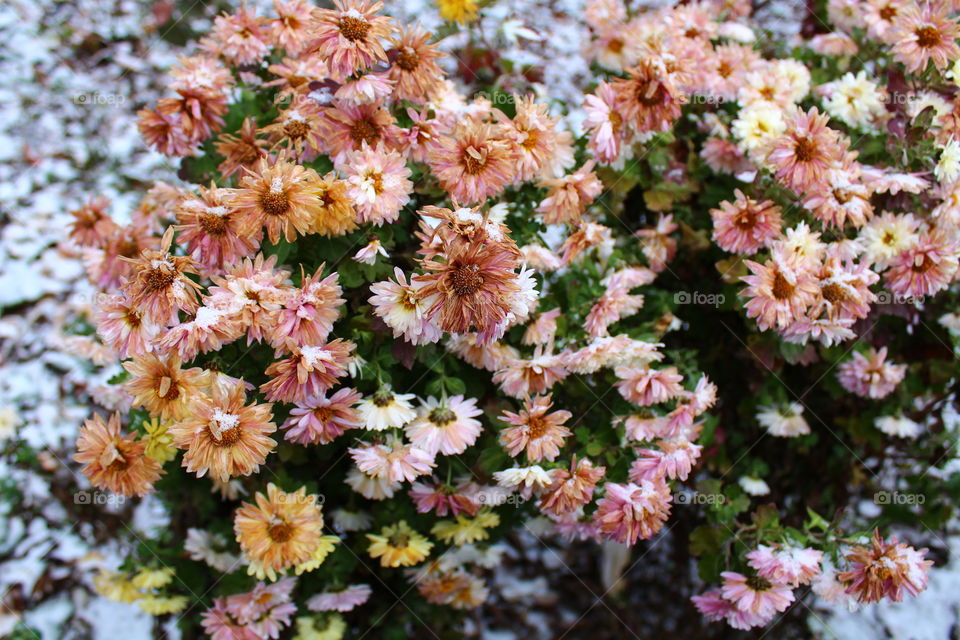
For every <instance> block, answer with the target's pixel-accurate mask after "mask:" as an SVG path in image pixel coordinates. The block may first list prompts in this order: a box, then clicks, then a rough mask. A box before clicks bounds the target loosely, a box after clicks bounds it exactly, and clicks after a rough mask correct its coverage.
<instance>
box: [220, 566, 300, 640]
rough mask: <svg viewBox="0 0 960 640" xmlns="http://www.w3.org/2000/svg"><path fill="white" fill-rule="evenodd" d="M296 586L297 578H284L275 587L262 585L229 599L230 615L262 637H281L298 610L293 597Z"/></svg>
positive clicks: (260, 583)
mask: <svg viewBox="0 0 960 640" xmlns="http://www.w3.org/2000/svg"><path fill="white" fill-rule="evenodd" d="M295 585H296V580H295V579H293V578H281V579H280V580H278V581H277V582H275V583H273V584H265V583H263V582H258V583H257V584H256V585H254V587H253V589H252V590H250V591H249V592H247V593H238V594H235V595H232V596H227V599H226V601H227V612H228V613H230V614H231V615H232V616H233V617H234V618H236V620H237V622H239V623H240V624H246V625H249V628H250V629H252V630H253V631H255V632H256V633H257V634H258V635H259V636H260V637H261V638H278V637H280V632H281V631H282V630H283V629H284V628H285V627H287V626H289V624H290V618H291V616H292V615H293V614H294V613H296V611H297V605H295V604H294V603H293V602H292V601H291V597H290V596H291V593H292V592H293V587H294V586H295Z"/></svg>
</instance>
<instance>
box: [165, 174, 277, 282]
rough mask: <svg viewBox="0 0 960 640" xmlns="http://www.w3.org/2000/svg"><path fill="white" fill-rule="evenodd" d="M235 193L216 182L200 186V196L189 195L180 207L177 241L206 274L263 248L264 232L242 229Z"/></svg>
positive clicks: (178, 210) (178, 211)
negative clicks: (233, 202) (233, 201)
mask: <svg viewBox="0 0 960 640" xmlns="http://www.w3.org/2000/svg"><path fill="white" fill-rule="evenodd" d="M233 194H234V190H232V189H222V188H218V187H216V186H215V185H210V188H209V189H205V188H203V187H200V197H199V198H196V197H191V198H187V199H185V200H183V201H182V202H181V203H180V206H179V208H178V209H177V222H178V223H179V224H178V225H177V226H176V227H175V229H177V230H178V231H179V232H180V235H179V237H178V238H177V242H178V244H181V245H184V246H185V247H186V250H187V253H188V254H189V255H190V257H191V258H193V260H194V261H195V262H196V263H197V264H199V265H200V266H201V267H202V268H203V269H204V271H205V272H206V273H210V272H215V271H218V270H220V269H222V268H223V267H225V266H228V265H231V264H233V263H235V262H238V261H239V260H240V259H242V258H244V257H246V256H248V255H251V254H254V253H256V252H257V250H258V249H259V248H260V240H261V239H262V238H263V232H262V231H260V230H257V231H256V232H254V233H253V234H252V235H251V234H248V233H247V232H246V230H241V228H240V215H239V213H238V212H237V211H236V210H235V209H234V208H233V206H232V205H231V203H230V200H231V198H232V196H233Z"/></svg>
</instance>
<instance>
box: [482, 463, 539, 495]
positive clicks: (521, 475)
mask: <svg viewBox="0 0 960 640" xmlns="http://www.w3.org/2000/svg"><path fill="white" fill-rule="evenodd" d="M493 477H494V479H495V480H496V481H497V484H499V485H500V486H501V487H504V488H505V489H519V491H520V495H522V496H523V497H524V498H525V499H529V498H530V496H532V495H533V493H534V492H536V491H542V490H543V489H546V488H547V487H549V486H550V482H551V480H550V474H549V473H547V471H545V470H544V468H543V467H541V466H540V465H538V464H535V465H532V466H529V467H511V468H509V469H504V470H503V471H497V472H496V473H494V474H493Z"/></svg>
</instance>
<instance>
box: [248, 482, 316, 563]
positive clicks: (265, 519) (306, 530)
mask: <svg viewBox="0 0 960 640" xmlns="http://www.w3.org/2000/svg"><path fill="white" fill-rule="evenodd" d="M255 499H256V504H250V503H249V502H245V503H244V504H243V506H241V507H240V508H239V509H237V514H236V516H235V517H234V521H233V530H234V533H235V534H236V536H237V542H239V543H240V548H241V549H242V550H243V553H244V554H245V555H246V557H247V559H249V560H250V562H251V564H252V565H254V566H256V567H257V568H262V569H263V570H264V571H265V572H267V574H268V575H269V574H271V573H274V572H282V571H285V570H286V569H289V568H291V567H294V566H296V565H299V564H303V563H305V562H307V561H308V560H310V559H311V558H312V557H313V554H314V552H315V551H316V550H317V548H318V547H319V546H320V544H321V533H322V531H323V513H322V512H321V510H320V505H319V504H317V496H315V495H313V494H310V495H307V490H306V487H300V488H299V489H298V490H297V491H295V492H293V493H287V492H285V491H283V490H281V489H279V488H277V486H276V485H274V484H273V483H270V484H269V485H267V495H263V494H262V493H259V492H258V493H257V494H256V496H255Z"/></svg>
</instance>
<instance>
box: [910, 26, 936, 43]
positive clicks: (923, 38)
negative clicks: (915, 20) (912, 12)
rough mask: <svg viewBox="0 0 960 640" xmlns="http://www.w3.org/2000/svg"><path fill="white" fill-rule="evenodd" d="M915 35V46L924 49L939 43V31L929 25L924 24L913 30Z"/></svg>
mask: <svg viewBox="0 0 960 640" xmlns="http://www.w3.org/2000/svg"><path fill="white" fill-rule="evenodd" d="M913 33H914V35H916V36H917V46H918V47H923V48H924V49H930V48H933V47H935V46H937V45H938V44H940V40H941V38H940V32H939V31H938V30H937V29H936V28H935V27H931V26H930V25H925V26H922V27H919V28H917V29H916V30H914V32H913Z"/></svg>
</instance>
